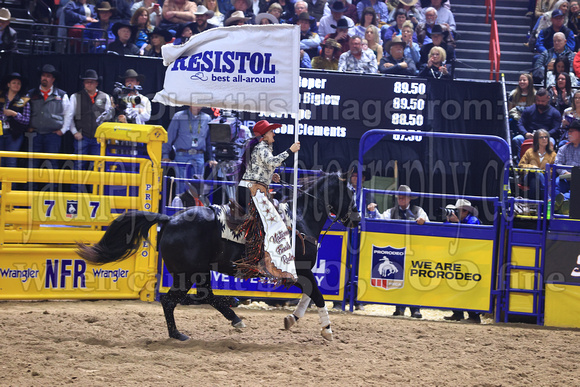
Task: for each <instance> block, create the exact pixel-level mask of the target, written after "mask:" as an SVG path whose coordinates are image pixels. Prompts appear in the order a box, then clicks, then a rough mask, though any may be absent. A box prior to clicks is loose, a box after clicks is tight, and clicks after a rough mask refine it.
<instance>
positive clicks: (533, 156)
mask: <svg viewBox="0 0 580 387" xmlns="http://www.w3.org/2000/svg"><path fill="white" fill-rule="evenodd" d="M554 161H556V152H555V151H554V150H553V149H552V143H551V142H550V133H548V131H547V130H544V129H538V130H536V131H535V132H534V145H533V146H532V147H531V148H530V149H528V150H527V151H526V153H524V155H523V156H522V158H521V160H520V163H519V164H518V167H520V168H530V169H540V170H545V169H546V164H554ZM524 183H525V184H526V185H527V186H528V187H530V191H529V198H530V199H541V198H543V197H544V186H545V179H544V173H542V172H533V171H528V173H527V174H526V176H525V178H524Z"/></svg>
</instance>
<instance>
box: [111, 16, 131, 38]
mask: <svg viewBox="0 0 580 387" xmlns="http://www.w3.org/2000/svg"><path fill="white" fill-rule="evenodd" d="M123 27H126V28H128V29H130V30H131V39H129V40H135V39H134V38H135V36H137V26H132V25H131V24H129V23H127V22H123V21H120V22H117V23H115V24H113V28H111V31H113V35H115V36H116V37H117V38H118V37H119V35H118V33H119V29H121V28H123Z"/></svg>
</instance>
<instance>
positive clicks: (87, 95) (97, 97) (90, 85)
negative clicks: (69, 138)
mask: <svg viewBox="0 0 580 387" xmlns="http://www.w3.org/2000/svg"><path fill="white" fill-rule="evenodd" d="M81 80H82V81H83V90H81V91H79V92H77V93H74V94H73V95H72V96H71V98H70V109H69V110H68V113H67V122H70V131H71V133H72V134H73V136H74V138H75V140H76V141H75V142H74V152H75V154H77V155H99V154H101V145H100V144H99V142H98V141H97V139H96V138H95V133H96V131H97V127H98V126H99V125H100V124H101V123H103V122H105V121H109V120H111V119H112V118H113V115H114V109H113V106H112V104H111V97H110V96H109V95H107V94H105V93H104V92H102V91H100V90H98V89H97V87H98V86H99V80H100V77H99V76H98V75H97V72H96V71H95V70H92V69H88V70H86V71H85V73H84V75H83V76H81ZM88 164H89V163H87V162H86V161H78V162H75V168H76V169H79V170H84V169H87V167H88Z"/></svg>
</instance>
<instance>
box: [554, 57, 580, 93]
mask: <svg viewBox="0 0 580 387" xmlns="http://www.w3.org/2000/svg"><path fill="white" fill-rule="evenodd" d="M574 58H576V55H574ZM548 67H551V68H552V69H551V70H548V71H547V72H546V88H550V87H552V86H554V85H556V78H557V77H558V74H560V73H567V74H568V75H569V76H570V82H571V83H572V87H576V86H578V78H576V74H574V72H573V71H570V70H571V69H570V61H569V60H568V57H567V56H559V57H557V58H556V60H555V61H554V64H553V65H552V66H550V64H549V63H548Z"/></svg>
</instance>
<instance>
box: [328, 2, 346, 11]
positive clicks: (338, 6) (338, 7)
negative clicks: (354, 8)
mask: <svg viewBox="0 0 580 387" xmlns="http://www.w3.org/2000/svg"><path fill="white" fill-rule="evenodd" d="M330 11H331V12H346V5H344V3H343V2H342V1H339V0H335V1H333V2H332V4H331V5H330Z"/></svg>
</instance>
